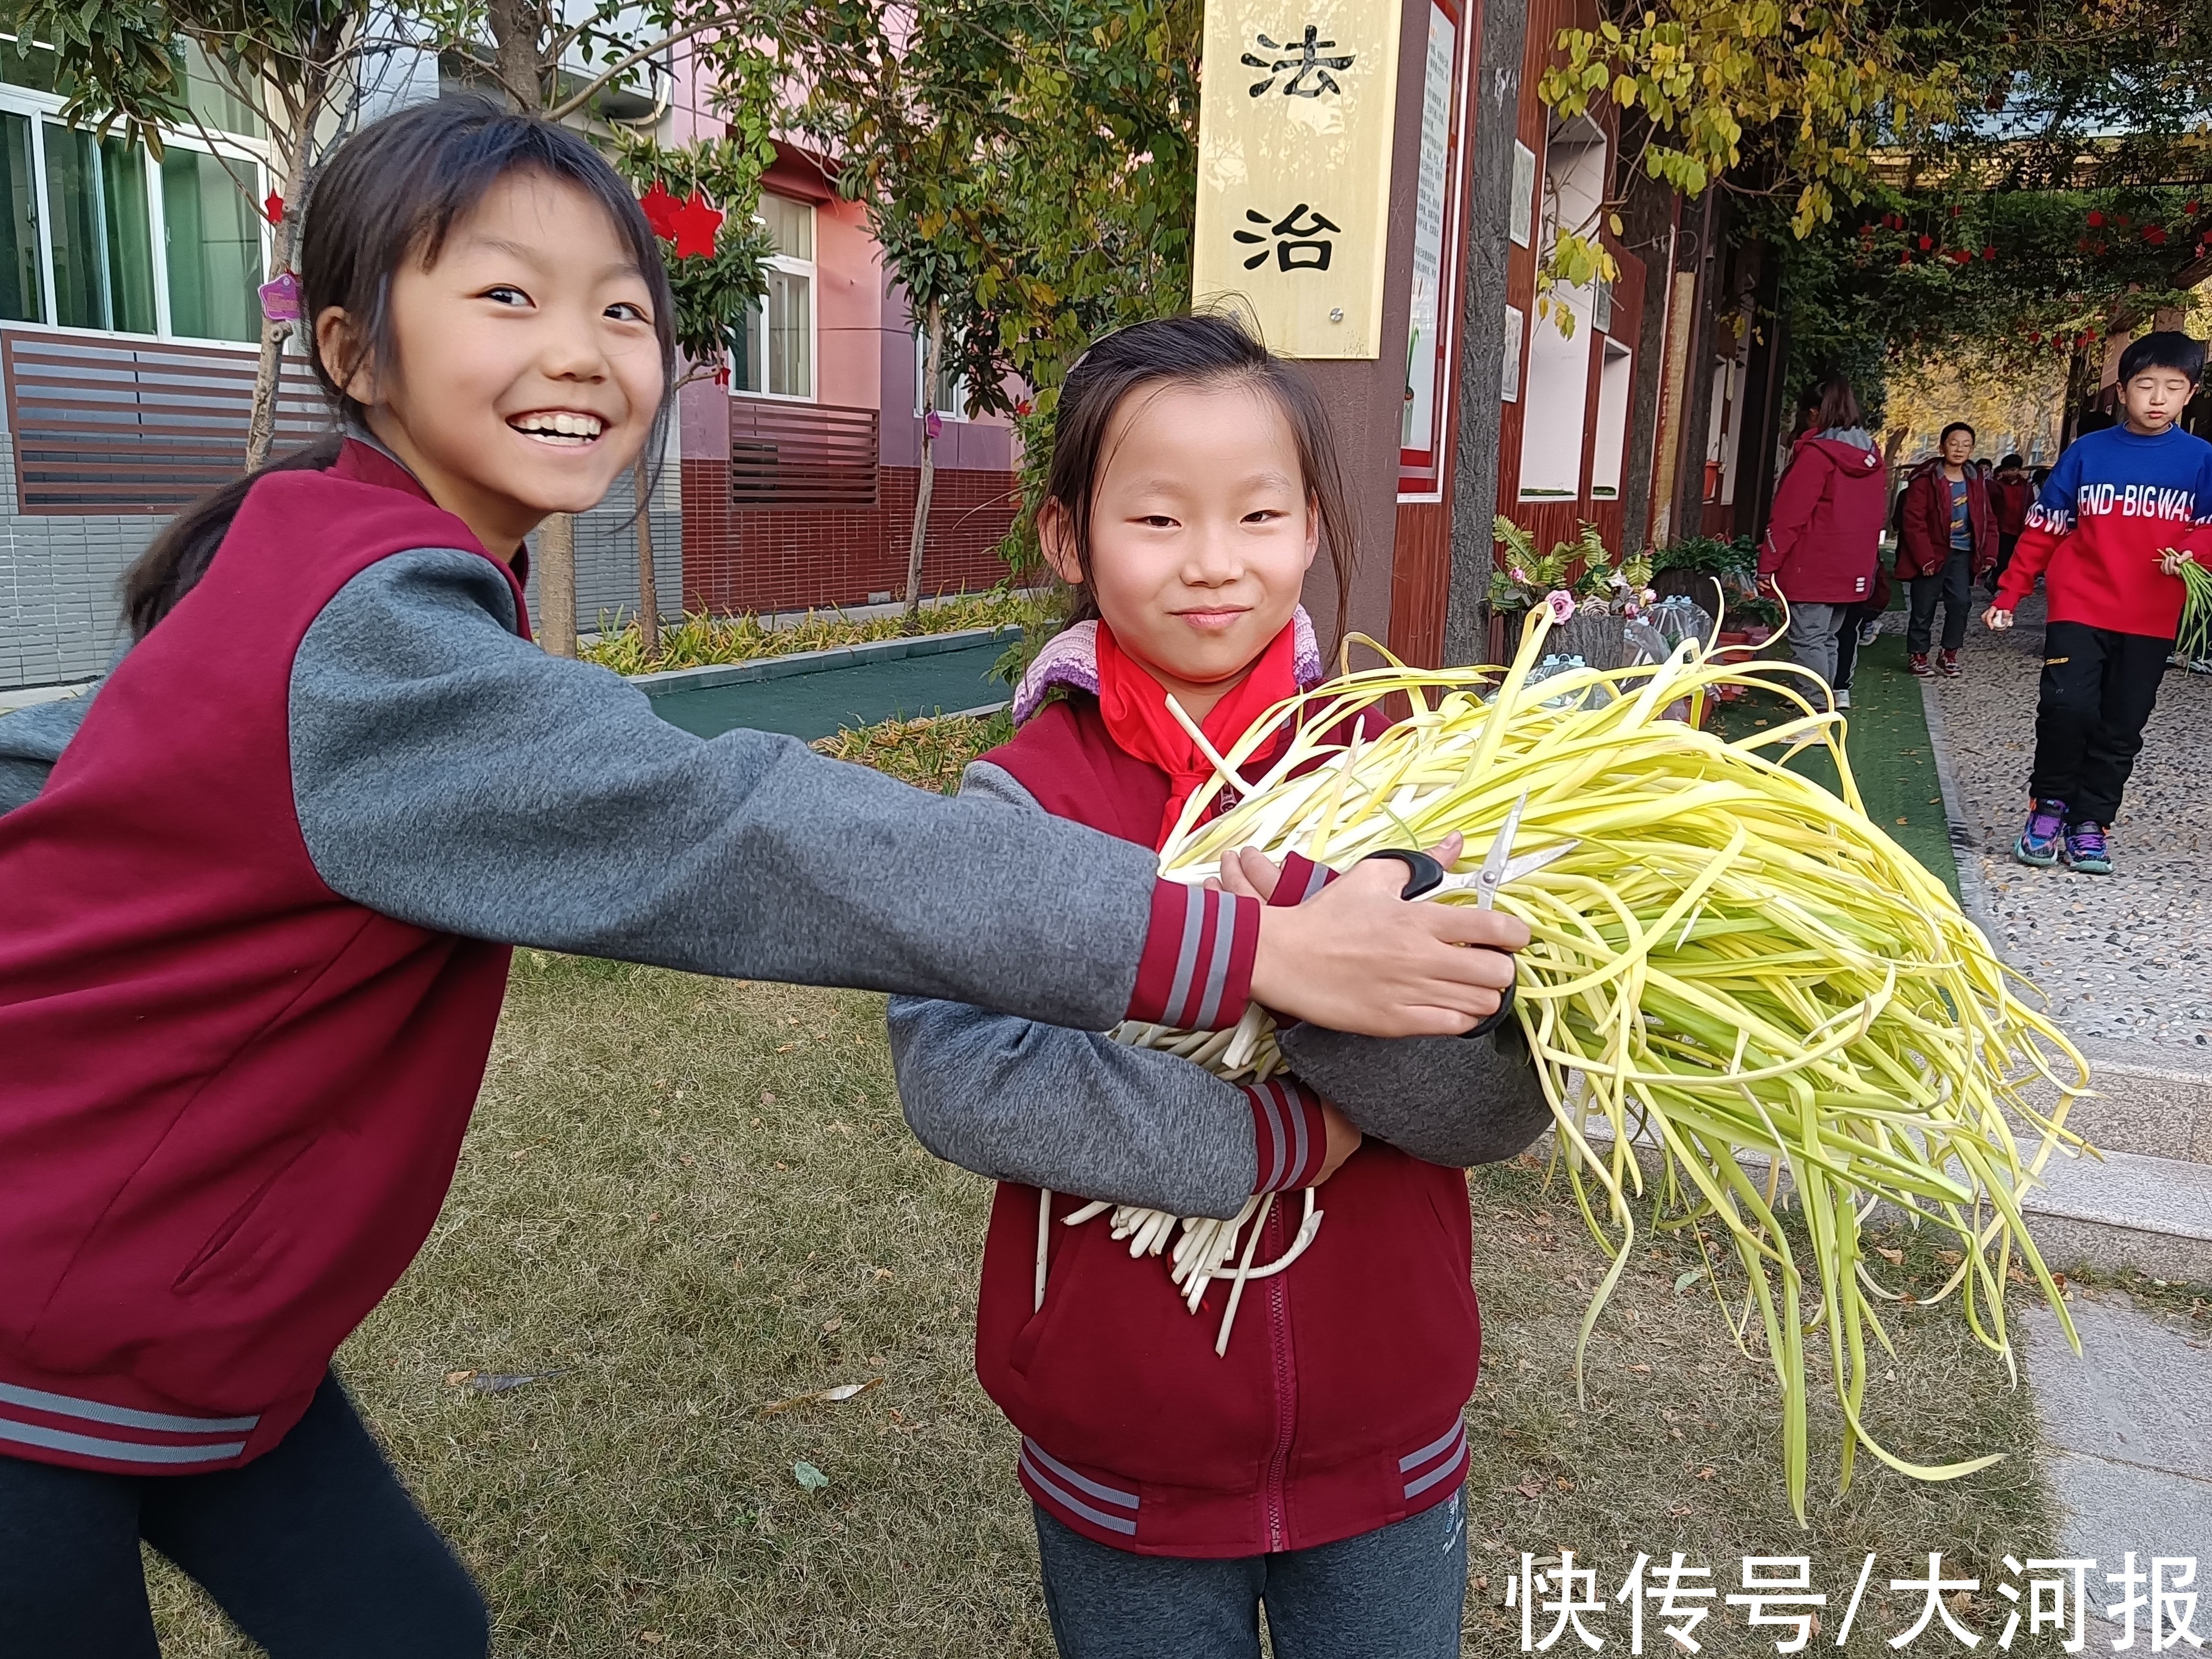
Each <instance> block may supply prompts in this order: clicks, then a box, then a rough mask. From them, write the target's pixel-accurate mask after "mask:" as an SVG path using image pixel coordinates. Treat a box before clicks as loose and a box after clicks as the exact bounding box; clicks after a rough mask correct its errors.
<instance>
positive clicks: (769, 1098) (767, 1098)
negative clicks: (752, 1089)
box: [761, 1094, 775, 1106]
mask: <svg viewBox="0 0 2212 1659" xmlns="http://www.w3.org/2000/svg"><path fill="white" fill-rule="evenodd" d="M761 1104H762V1105H763V1106H773V1105H775V1096H774V1095H767V1094H764V1095H763V1096H762V1097H761Z"/></svg>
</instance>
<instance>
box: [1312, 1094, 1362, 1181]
mask: <svg viewBox="0 0 2212 1659" xmlns="http://www.w3.org/2000/svg"><path fill="white" fill-rule="evenodd" d="M1321 1121H1322V1122H1323V1123H1325V1124H1327V1125H1328V1158H1325V1159H1324V1160H1323V1161H1322V1166H1321V1173H1320V1174H1319V1175H1317V1176H1315V1177H1314V1185H1315V1186H1316V1187H1318V1186H1320V1185H1321V1184H1322V1182H1324V1181H1326V1180H1328V1178H1329V1177H1330V1176H1333V1175H1334V1174H1335V1173H1336V1172H1337V1171H1338V1170H1340V1169H1342V1168H1343V1167H1344V1160H1345V1159H1346V1158H1350V1157H1351V1156H1352V1154H1353V1153H1354V1152H1358V1150H1359V1143H1360V1142H1361V1141H1362V1140H1364V1139H1366V1137H1365V1136H1364V1135H1362V1134H1361V1133H1359V1126H1358V1124H1356V1123H1354V1122H1353V1121H1352V1120H1351V1119H1350V1118H1348V1117H1346V1116H1345V1115H1344V1114H1343V1113H1342V1112H1340V1111H1338V1110H1337V1109H1336V1107H1335V1104H1334V1103H1333V1102H1330V1101H1326V1100H1324V1101H1323V1102H1322V1103H1321Z"/></svg>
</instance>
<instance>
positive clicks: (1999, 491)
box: [1990, 451, 2035, 599]
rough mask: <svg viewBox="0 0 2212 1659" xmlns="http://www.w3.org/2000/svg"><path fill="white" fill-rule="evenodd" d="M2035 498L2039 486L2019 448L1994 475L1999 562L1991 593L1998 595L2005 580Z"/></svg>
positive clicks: (1992, 492) (1992, 499)
mask: <svg viewBox="0 0 2212 1659" xmlns="http://www.w3.org/2000/svg"><path fill="white" fill-rule="evenodd" d="M2034 500H2035V486H2034V485H2033V484H2031V483H2028V481H2027V462H2026V461H2025V460H2023V459H2021V456H2020V454H2019V453H2018V452H2016V451H2015V453H2012V454H2009V455H2007V456H2006V457H2005V458H2004V459H2002V460H2001V461H1999V462H1998V463H1997V470H1996V471H1995V472H1993V473H1992V474H1990V513H1991V514H1992V515H1994V516H1995V518H1996V521H1997V562H1996V567H1995V568H1993V569H1991V570H1990V597H1991V598H1992V599H1994V598H1995V597H1996V591H1997V589H1998V587H1999V586H2001V585H2002V583H2003V581H2004V573H2005V567H2006V566H2008V565H2009V564H2010V563H2011V562H2012V550H2013V549H2014V548H2015V547H2017V546H2019V545H2020V532H2021V531H2023V530H2025V529H2027V509H2028V506H2029V504H2030V503H2031V502H2033V501H2034Z"/></svg>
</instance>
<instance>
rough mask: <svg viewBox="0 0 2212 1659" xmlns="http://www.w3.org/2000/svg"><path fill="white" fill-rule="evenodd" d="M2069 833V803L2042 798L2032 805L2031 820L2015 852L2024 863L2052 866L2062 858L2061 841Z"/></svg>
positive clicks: (2021, 833) (2041, 866)
mask: <svg viewBox="0 0 2212 1659" xmlns="http://www.w3.org/2000/svg"><path fill="white" fill-rule="evenodd" d="M2065 834H2066V803H2065V802H2064V801H2063V800H2039V801H2037V802H2036V803H2035V804H2034V805H2033V806H2032V807H2030V808H2029V809H2028V814H2027V825H2026V827H2025V828H2023V829H2021V832H2020V840H2019V841H2018V842H2016V843H2015V845H2014V847H2013V849H2012V855H2013V856H2014V857H2015V858H2016V859H2018V860H2020V861H2021V863H2022V864H2033V865H2035V866H2039V867H2040V868H2044V869H2048V868H2049V867H2050V866H2052V865H2054V864H2056V863H2057V862H2058V848H2059V843H2060V842H2061V841H2062V840H2063V838H2064V836H2065Z"/></svg>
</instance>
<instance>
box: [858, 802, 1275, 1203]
mask: <svg viewBox="0 0 2212 1659" xmlns="http://www.w3.org/2000/svg"><path fill="white" fill-rule="evenodd" d="M960 793H961V795H962V797H963V798H964V799H978V798H981V799H992V800H996V801H1003V802H1005V803H1006V804H1007V805H1009V806H1010V807H1012V808H1014V809H1016V810H1020V811H1027V812H1030V813H1032V814H1034V815H1035V816H1036V817H1040V818H1047V817H1048V815H1047V814H1046V813H1045V812H1044V811H1043V810H1042V808H1041V807H1039V806H1038V805H1036V801H1035V800H1034V799H1031V797H1030V793H1029V792H1028V791H1027V790H1025V789H1024V788H1023V787H1021V785H1020V784H1019V783H1018V782H1016V781H1014V779H1013V778H1012V776H1010V775H1008V774H1007V773H1006V771H1004V770H1003V769H1000V768H999V767H996V766H994V765H992V764H991V763H989V762H987V761H978V762H976V763H975V764H973V765H971V766H970V767H969V768H968V770H967V772H966V774H965V775H964V776H963V778H962V780H961V786H960ZM890 1034H891V1060H892V1063H893V1065H894V1066H895V1067H896V1071H897V1074H898V1089H899V1099H900V1102H901V1103H902V1105H903V1106H904V1107H905V1109H906V1121H907V1123H908V1126H909V1127H912V1128H913V1130H914V1133H915V1139H918V1140H920V1141H921V1144H922V1145H923V1146H927V1147H928V1148H929V1150H930V1151H931V1152H934V1153H936V1154H937V1155H938V1157H939V1158H943V1159H945V1161H946V1162H947V1163H950V1164H958V1165H960V1166H961V1168H963V1169H965V1170H975V1172H976V1173H977V1174H978V1175H986V1176H991V1177H992V1178H993V1179H994V1180H998V1181H1018V1182H1024V1184H1026V1185H1029V1186H1032V1187H1048V1188H1052V1190H1053V1191H1054V1192H1062V1193H1079V1194H1082V1195H1083V1196H1084V1197H1085V1198H1104V1199H1111V1200H1114V1201H1115V1203H1117V1204H1143V1205H1146V1206H1150V1207H1151V1208H1153V1209H1157V1210H1166V1211H1168V1212H1170V1213H1172V1214H1176V1215H1212V1216H1232V1215H1235V1214H1236V1213H1237V1210H1238V1209H1239V1207H1241V1206H1243V1202H1244V1200H1245V1199H1246V1198H1247V1197H1249V1195H1250V1194H1251V1191H1252V1187H1253V1182H1254V1179H1255V1175H1256V1173H1257V1168H1258V1158H1259V1155H1258V1152H1257V1149H1256V1147H1255V1144H1254V1138H1253V1129H1252V1107H1251V1103H1250V1102H1249V1099H1248V1098H1247V1097H1246V1096H1245V1094H1244V1091H1243V1090H1241V1089H1239V1088H1237V1087H1236V1086H1235V1085H1232V1084H1228V1083H1225V1082H1223V1081H1222V1080H1221V1079H1219V1078H1218V1077H1215V1076H1214V1075H1213V1074H1212V1073H1210V1072H1208V1071H1206V1069H1205V1068H1204V1067H1203V1066H1194V1065H1193V1064H1192V1063H1191V1062H1190V1061H1188V1060H1183V1059H1182V1058H1180V1057H1178V1056H1176V1055H1175V1054H1160V1053H1158V1052H1157V1051H1156V1050H1152V1049H1146V1048H1130V1047H1128V1046H1127V1044H1126V1043H1120V1042H1114V1041H1112V1040H1111V1039H1110V1038H1108V1037H1104V1036H1099V1035H1097V1034H1096V1033H1093V1032H1089V1031H1072V1030H1064V1029H1062V1028H1060V1027H1058V1026H1053V1025H1043V1024H1038V1023H1036V1021H1034V1020H1027V1019H1020V1018H1015V1017H1013V1016H1012V1015H1007V1014H994V1013H992V1012H989V1011H987V1010H986V1009H981V1008H974V1007H969V1006H965V1005H963V1004H960V1003H955V1002H941V1001H925V1000H921V999H919V998H913V997H894V998H892V999H891V1004H890Z"/></svg>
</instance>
